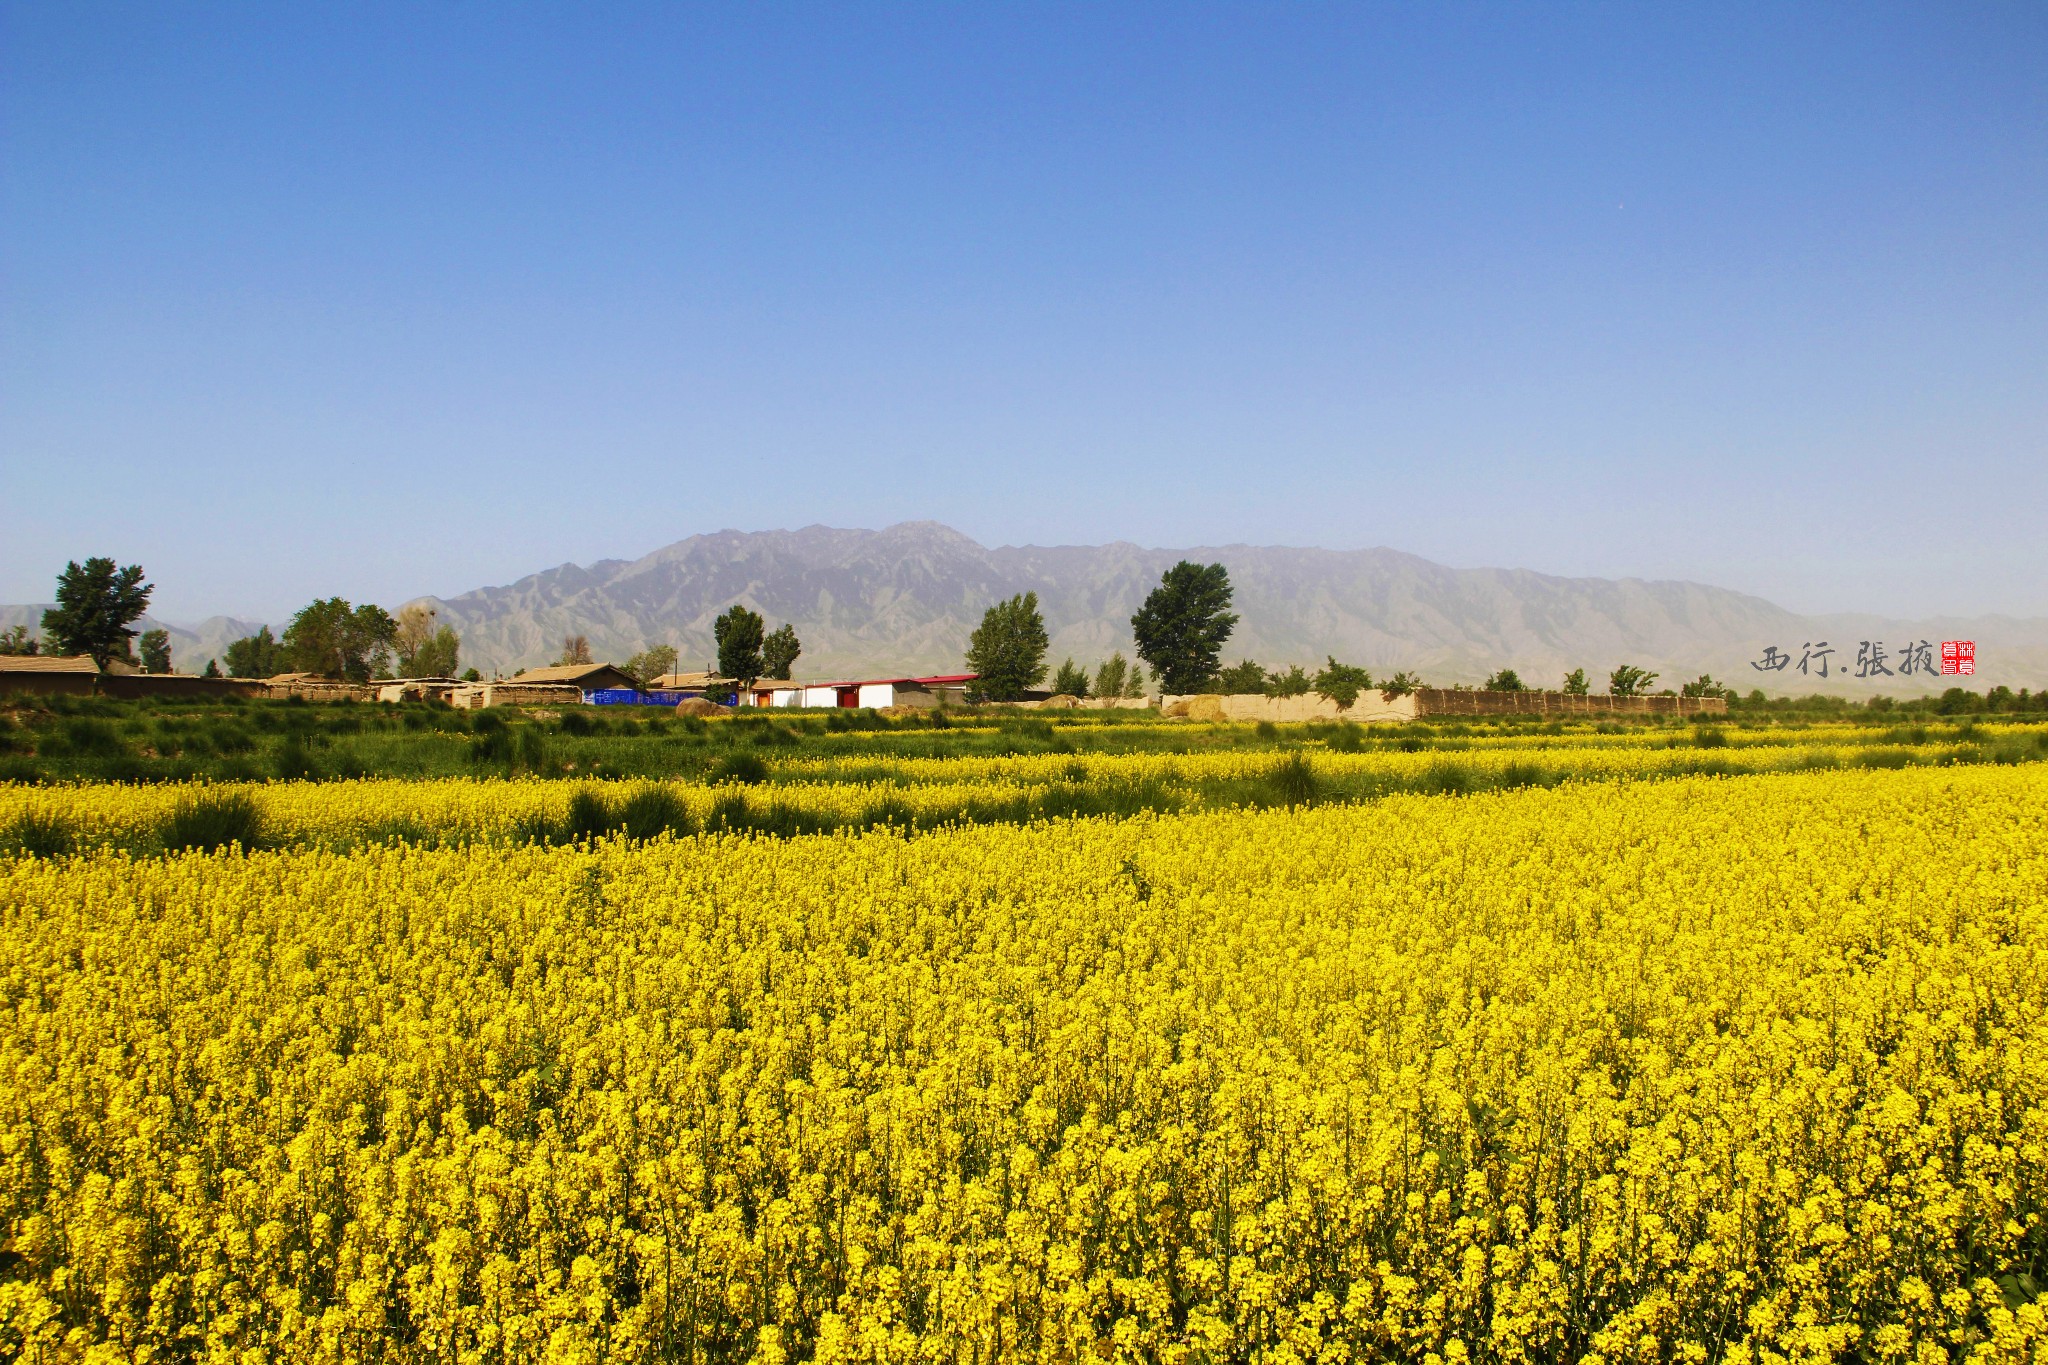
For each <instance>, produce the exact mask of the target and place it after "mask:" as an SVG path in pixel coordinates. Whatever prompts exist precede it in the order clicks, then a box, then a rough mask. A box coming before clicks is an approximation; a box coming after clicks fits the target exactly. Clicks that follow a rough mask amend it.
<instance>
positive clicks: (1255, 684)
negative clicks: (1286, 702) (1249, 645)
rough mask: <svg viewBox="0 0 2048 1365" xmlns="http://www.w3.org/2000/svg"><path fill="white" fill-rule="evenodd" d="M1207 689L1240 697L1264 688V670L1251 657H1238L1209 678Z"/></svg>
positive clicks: (1228, 695) (1260, 691) (1262, 690)
mask: <svg viewBox="0 0 2048 1365" xmlns="http://www.w3.org/2000/svg"><path fill="white" fill-rule="evenodd" d="M1208 690H1209V691H1211V692H1218V693H1221V694H1222V695H1224V696H1226V697H1242V696H1251V695H1254V694H1258V693H1263V692H1264V691H1265V690H1266V670H1265V669H1264V668H1262V667H1260V666H1259V664H1258V662H1257V661H1256V660H1253V659H1240V660H1239V661H1238V662H1236V663H1234V664H1232V665H1231V666H1230V667H1228V668H1226V669H1224V670H1222V671H1221V672H1220V673H1218V674H1217V675H1216V676H1215V677H1213V678H1211V679H1210V680H1209V685H1208Z"/></svg>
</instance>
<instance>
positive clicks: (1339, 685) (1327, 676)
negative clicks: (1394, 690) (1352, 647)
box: [1309, 655, 1372, 708]
mask: <svg viewBox="0 0 2048 1365" xmlns="http://www.w3.org/2000/svg"><path fill="white" fill-rule="evenodd" d="M1324 657H1325V658H1326V659H1327V662H1326V663H1325V664H1324V665H1323V667H1322V668H1320V669H1317V670H1316V675H1315V677H1314V678H1313V679H1311V680H1310V683H1309V685H1310V686H1311V687H1313V688H1314V689H1315V693H1316V695H1317V696H1319V697H1321V698H1323V699H1324V700H1326V701H1333V702H1335V703H1336V704H1337V705H1338V706H1340V707H1345V708H1348V707H1349V706H1350V705H1351V704H1352V703H1353V702H1355V701H1357V700H1358V694H1359V693H1360V692H1363V691H1365V690H1366V689H1367V688H1369V687H1371V686H1372V674H1371V673H1368V672H1367V671H1366V670H1365V669H1363V668H1359V667H1357V666H1356V665H1354V664H1340V663H1338V662H1337V660H1336V658H1335V657H1334V656H1329V655H1326V656H1324Z"/></svg>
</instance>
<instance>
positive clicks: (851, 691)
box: [839, 687, 860, 706]
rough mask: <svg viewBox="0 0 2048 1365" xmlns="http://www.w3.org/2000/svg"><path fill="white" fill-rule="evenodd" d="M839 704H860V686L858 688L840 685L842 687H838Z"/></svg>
mask: <svg viewBox="0 0 2048 1365" xmlns="http://www.w3.org/2000/svg"><path fill="white" fill-rule="evenodd" d="M839 704H840V705H841V706H859V705H860V688H859V687H842V688H840V689H839Z"/></svg>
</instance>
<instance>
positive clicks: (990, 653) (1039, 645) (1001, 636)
mask: <svg viewBox="0 0 2048 1365" xmlns="http://www.w3.org/2000/svg"><path fill="white" fill-rule="evenodd" d="M1051 643H1052V641H1051V640H1050V639H1049V638H1048V637H1047V635H1046V633H1045V618H1044V617H1042V616H1040V615H1039V614H1038V594H1037V593H1035V592H1027V593H1019V594H1018V595H1017V596H1015V597H1012V598H1011V599H1010V600H1009V601H1007V602H998V603H996V604H995V605H994V606H992V607H990V608H989V609H988V610H987V611H986V612H983V613H982V617H981V624H980V625H978V626H976V627H975V628H974V634H973V635H972V636H970V637H969V638H968V642H967V666H968V667H969V668H971V669H973V670H974V672H975V673H976V674H978V675H979V676H978V677H977V678H976V680H975V682H974V688H973V690H974V695H975V696H977V697H984V698H987V699H988V700H989V701H1017V700H1019V699H1020V698H1022V697H1023V695H1024V693H1025V691H1026V690H1027V689H1029V688H1032V687H1035V686H1037V684H1038V680H1039V679H1040V678H1043V677H1044V676H1045V651H1046V649H1047V647H1048V646H1050V645H1051Z"/></svg>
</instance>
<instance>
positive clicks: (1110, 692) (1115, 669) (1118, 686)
mask: <svg viewBox="0 0 2048 1365" xmlns="http://www.w3.org/2000/svg"><path fill="white" fill-rule="evenodd" d="M1130 673H1131V666H1130V664H1129V663H1128V662H1126V661H1125V659H1124V656H1123V654H1122V652H1121V651H1119V652H1118V653H1115V654H1112V655H1110V656H1109V657H1108V658H1107V659H1105V660H1103V662H1102V664H1101V666H1100V667H1098V668H1097V669H1096V670H1095V695H1096V696H1098V697H1121V696H1122V695H1123V694H1124V683H1125V682H1126V681H1127V680H1128V679H1129V677H1130Z"/></svg>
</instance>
